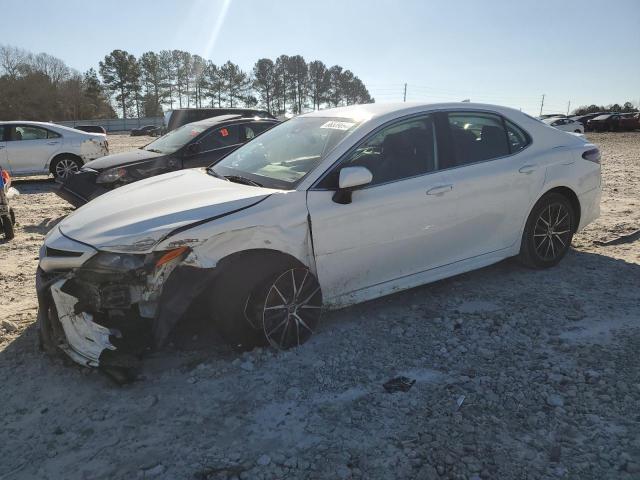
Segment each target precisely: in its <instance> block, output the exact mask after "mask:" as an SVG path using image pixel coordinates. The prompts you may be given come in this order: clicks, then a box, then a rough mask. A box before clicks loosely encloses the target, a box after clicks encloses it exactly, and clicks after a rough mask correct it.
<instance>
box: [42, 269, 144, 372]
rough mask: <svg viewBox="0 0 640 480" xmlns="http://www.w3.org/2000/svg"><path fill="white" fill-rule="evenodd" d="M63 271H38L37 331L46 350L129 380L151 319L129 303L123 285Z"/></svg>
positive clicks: (135, 368)
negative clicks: (87, 279)
mask: <svg viewBox="0 0 640 480" xmlns="http://www.w3.org/2000/svg"><path fill="white" fill-rule="evenodd" d="M69 277H70V275H69V274H68V273H62V274H46V273H45V272H43V271H42V270H40V269H39V270H38V272H37V275H36V289H37V292H38V304H39V311H38V331H39V335H40V343H41V346H42V347H43V349H44V350H45V351H48V352H50V353H54V352H56V351H58V350H62V351H63V352H64V353H66V354H67V355H68V356H69V358H71V359H72V360H73V361H74V362H76V363H78V364H80V365H82V366H85V367H94V368H96V367H99V368H101V369H103V370H105V371H106V372H107V373H109V374H111V375H112V376H114V377H116V380H118V381H126V380H130V379H131V378H132V376H135V375H134V372H135V371H136V370H137V369H138V367H139V366H140V356H141V355H142V353H144V351H145V350H146V349H148V347H149V346H150V344H151V323H152V320H151V319H145V318H142V317H140V316H139V315H138V314H137V313H136V312H134V309H133V308H132V307H131V304H130V298H129V296H128V292H127V289H128V287H127V286H122V285H117V284H104V285H101V284H93V285H92V284H87V283H86V282H85V281H80V280H79V279H76V278H69Z"/></svg>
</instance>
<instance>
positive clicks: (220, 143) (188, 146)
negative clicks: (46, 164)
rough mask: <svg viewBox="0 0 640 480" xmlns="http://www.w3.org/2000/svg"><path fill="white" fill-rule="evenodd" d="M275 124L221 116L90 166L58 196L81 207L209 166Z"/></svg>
mask: <svg viewBox="0 0 640 480" xmlns="http://www.w3.org/2000/svg"><path fill="white" fill-rule="evenodd" d="M277 123H279V122H278V121H277V120H271V119H268V118H255V117H251V118H244V117H242V116H240V115H223V116H221V117H214V118H209V119H206V120H201V121H199V122H194V123H190V124H187V125H183V126H182V127H179V128H177V129H176V130H173V131H171V132H169V133H167V134H166V135H164V136H162V137H160V138H158V139H157V140H154V141H153V142H151V143H149V144H148V145H146V146H144V147H142V148H139V149H136V150H131V151H129V152H124V153H118V154H115V155H109V156H107V157H103V158H100V159H98V160H96V161H94V162H89V163H87V164H86V165H85V166H84V167H82V169H81V170H80V171H79V172H78V173H76V174H75V175H71V176H70V177H68V178H67V179H66V180H65V181H64V182H63V183H62V184H61V185H60V187H59V189H58V190H57V191H56V193H57V194H58V195H59V196H61V197H62V198H64V199H65V200H67V201H68V202H69V203H71V204H72V205H74V206H76V207H79V206H81V205H83V204H85V203H86V202H88V201H90V200H92V199H94V198H96V197H98V196H100V195H102V194H103V193H106V192H108V191H109V190H113V189H114V188H117V187H121V186H122V185H126V184H129V183H132V182H136V181H138V180H142V179H143V178H148V177H152V176H154V175H160V174H162V173H167V172H172V171H174V170H180V169H183V168H194V167H206V166H208V165H211V164H212V163H215V162H217V161H218V160H220V159H221V158H222V157H224V156H225V155H227V154H228V153H230V152H231V151H233V150H235V149H236V148H238V147H239V146H240V145H242V144H243V143H246V142H248V141H249V140H251V139H252V138H254V137H255V136H257V135H259V134H260V133H262V132H264V131H265V130H268V129H270V128H271V127H273V126H274V125H276V124H277Z"/></svg>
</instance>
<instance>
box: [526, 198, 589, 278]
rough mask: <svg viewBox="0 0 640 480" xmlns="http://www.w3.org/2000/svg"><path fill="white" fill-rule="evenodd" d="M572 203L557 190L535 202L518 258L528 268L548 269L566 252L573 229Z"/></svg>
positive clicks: (574, 218) (574, 216)
mask: <svg viewBox="0 0 640 480" xmlns="http://www.w3.org/2000/svg"><path fill="white" fill-rule="evenodd" d="M575 222H576V215H575V212H574V209H573V206H572V205H571V202H570V201H569V200H568V199H567V197H565V196H564V195H561V194H559V193H548V194H546V195H544V196H543V197H542V198H541V199H540V200H538V202H537V203H536V204H535V205H534V207H533V209H532V210H531V213H530V214H529V218H528V219H527V223H526V225H525V229H524V233H523V234H522V243H521V246H520V256H519V260H520V262H521V263H523V264H524V265H526V266H528V267H531V268H549V267H553V266H554V265H557V264H558V263H559V262H560V260H562V258H563V257H564V256H565V255H566V253H567V251H568V250H569V247H570V245H571V240H572V239H573V234H574V233H575V231H576V228H577V225H575Z"/></svg>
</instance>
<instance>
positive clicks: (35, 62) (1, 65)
mask: <svg viewBox="0 0 640 480" xmlns="http://www.w3.org/2000/svg"><path fill="white" fill-rule="evenodd" d="M114 116H115V111H114V110H113V108H112V107H111V104H110V101H109V98H108V95H107V94H106V92H105V90H104V88H103V85H102V82H101V81H100V79H99V78H98V75H97V73H96V71H95V70H93V69H90V70H89V71H87V72H85V73H84V74H81V73H79V72H77V71H75V70H73V69H71V68H69V67H68V66H67V65H66V64H65V63H64V62H63V61H62V60H60V59H59V58H56V57H53V56H51V55H48V54H46V53H38V54H33V53H31V52H28V51H26V50H23V49H20V48H16V47H12V46H8V45H0V120H16V119H22V120H41V121H52V120H56V121H60V120H75V119H81V118H112V117H114Z"/></svg>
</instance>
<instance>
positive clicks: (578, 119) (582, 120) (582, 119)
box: [571, 112, 608, 132]
mask: <svg viewBox="0 0 640 480" xmlns="http://www.w3.org/2000/svg"><path fill="white" fill-rule="evenodd" d="M606 114H608V112H597V113H587V114H586V115H576V116H574V117H571V119H572V120H575V121H576V122H580V123H581V124H582V126H583V127H584V130H585V132H588V131H589V126H588V122H589V120H591V119H592V118H596V117H599V116H600V115H606Z"/></svg>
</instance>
